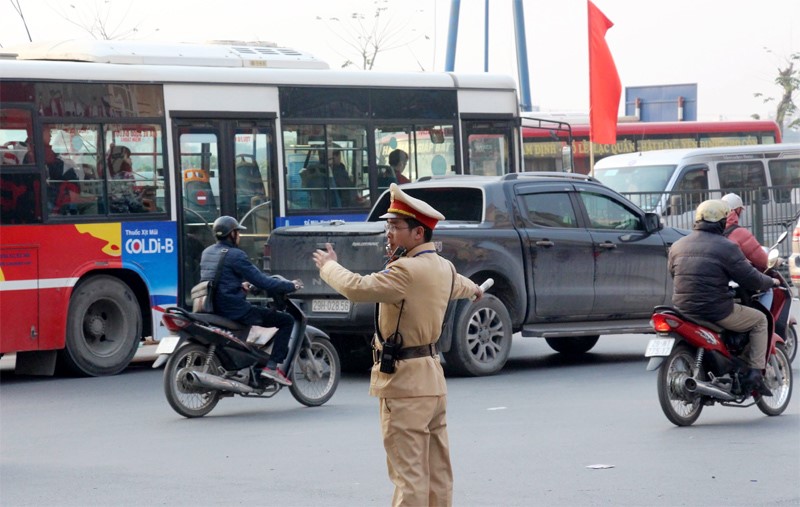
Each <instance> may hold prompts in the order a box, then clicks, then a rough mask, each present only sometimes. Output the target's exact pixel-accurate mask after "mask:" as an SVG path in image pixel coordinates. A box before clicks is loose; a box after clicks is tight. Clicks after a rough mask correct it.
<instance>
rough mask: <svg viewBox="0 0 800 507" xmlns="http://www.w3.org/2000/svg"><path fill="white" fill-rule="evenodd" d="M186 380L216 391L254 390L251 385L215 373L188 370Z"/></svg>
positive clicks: (194, 384) (249, 391)
mask: <svg viewBox="0 0 800 507" xmlns="http://www.w3.org/2000/svg"><path fill="white" fill-rule="evenodd" d="M186 381H187V382H188V383H189V384H190V385H192V386H195V387H208V388H209V389H216V390H218V391H231V392H234V393H238V394H250V393H252V392H254V391H255V389H253V388H252V387H250V386H248V385H245V384H242V383H241V382H236V381H235V380H230V379H224V378H222V377H218V376H216V375H210V374H208V373H203V372H200V371H190V372H187V373H186Z"/></svg>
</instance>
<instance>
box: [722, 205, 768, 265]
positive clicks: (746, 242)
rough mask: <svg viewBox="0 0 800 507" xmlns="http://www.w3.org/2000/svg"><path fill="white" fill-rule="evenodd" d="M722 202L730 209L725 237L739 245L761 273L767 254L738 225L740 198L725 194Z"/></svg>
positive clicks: (742, 209)
mask: <svg viewBox="0 0 800 507" xmlns="http://www.w3.org/2000/svg"><path fill="white" fill-rule="evenodd" d="M722 201H723V202H724V203H725V204H727V205H728V208H730V212H729V213H728V220H727V222H726V223H725V232H724V234H725V236H727V237H728V239H729V240H731V241H733V242H734V243H736V244H737V245H739V248H740V249H741V250H742V253H743V254H744V256H745V257H747V260H749V261H750V263H751V264H753V266H755V268H756V269H757V270H759V271H761V272H762V273H763V272H764V271H766V269H767V252H766V251H764V249H763V248H762V247H761V244H760V243H759V242H758V240H757V239H756V237H755V236H753V234H752V233H751V232H750V230H749V229H747V228H746V227H741V226H740V225H739V216H740V215H741V214H742V211H744V203H743V202H742V198H741V197H739V196H738V195H736V194H726V195H724V196H723V197H722Z"/></svg>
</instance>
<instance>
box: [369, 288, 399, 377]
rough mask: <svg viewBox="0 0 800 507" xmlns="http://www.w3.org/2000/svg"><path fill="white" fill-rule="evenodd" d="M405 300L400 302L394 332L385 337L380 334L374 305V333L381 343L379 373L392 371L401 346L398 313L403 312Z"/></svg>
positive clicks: (376, 307) (376, 309)
mask: <svg viewBox="0 0 800 507" xmlns="http://www.w3.org/2000/svg"><path fill="white" fill-rule="evenodd" d="M405 304H406V301H405V299H404V300H403V302H402V303H400V313H398V314H397V326H396V327H395V330H394V333H392V335H391V336H389V338H387V339H385V340H384V339H383V336H381V328H380V326H378V305H377V304H376V305H375V334H376V335H377V336H378V341H379V342H380V344H381V350H380V372H381V373H394V371H395V366H396V364H397V359H398V356H399V355H400V349H402V348H403V337H402V335H400V315H402V314H403V306H405Z"/></svg>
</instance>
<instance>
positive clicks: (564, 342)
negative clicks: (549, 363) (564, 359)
mask: <svg viewBox="0 0 800 507" xmlns="http://www.w3.org/2000/svg"><path fill="white" fill-rule="evenodd" d="M598 339H600V336H598V335H591V336H569V337H565V338H545V340H546V341H547V344H548V345H550V348H551V349H553V350H555V351H556V352H561V353H562V354H568V355H578V354H583V353H585V352H589V351H590V350H592V347H594V346H595V344H596V343H597V340H598Z"/></svg>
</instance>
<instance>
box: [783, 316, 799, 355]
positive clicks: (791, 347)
mask: <svg viewBox="0 0 800 507" xmlns="http://www.w3.org/2000/svg"><path fill="white" fill-rule="evenodd" d="M784 342H785V344H784V346H785V347H786V357H787V358H788V359H789V362H790V363H791V362H794V358H795V356H796V355H797V328H796V327H795V326H794V325H789V326H787V327H786V340H784Z"/></svg>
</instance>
